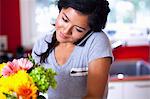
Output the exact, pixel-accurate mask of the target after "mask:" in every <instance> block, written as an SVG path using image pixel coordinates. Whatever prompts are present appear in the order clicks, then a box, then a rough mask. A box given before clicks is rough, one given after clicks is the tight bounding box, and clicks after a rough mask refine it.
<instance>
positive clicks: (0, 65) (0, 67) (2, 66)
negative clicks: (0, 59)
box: [0, 63, 6, 77]
mask: <svg viewBox="0 0 150 99" xmlns="http://www.w3.org/2000/svg"><path fill="white" fill-rule="evenodd" d="M4 66H6V63H2V64H0V77H1V76H2V68H4Z"/></svg>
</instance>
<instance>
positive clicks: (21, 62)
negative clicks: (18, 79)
mask: <svg viewBox="0 0 150 99" xmlns="http://www.w3.org/2000/svg"><path fill="white" fill-rule="evenodd" d="M32 67H33V63H32V62H31V61H29V60H28V59H25V58H21V59H18V60H16V59H14V60H13V61H12V62H7V64H6V66H5V67H4V68H3V69H2V75H3V76H10V75H11V74H14V73H17V72H18V71H19V70H29V69H30V68H32Z"/></svg>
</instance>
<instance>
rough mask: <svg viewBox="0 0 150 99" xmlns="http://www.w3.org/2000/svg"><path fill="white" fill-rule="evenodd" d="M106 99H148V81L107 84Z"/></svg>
mask: <svg viewBox="0 0 150 99" xmlns="http://www.w3.org/2000/svg"><path fill="white" fill-rule="evenodd" d="M108 99H150V80H139V81H118V82H116V81H115V82H109V91H108Z"/></svg>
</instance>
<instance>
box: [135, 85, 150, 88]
mask: <svg viewBox="0 0 150 99" xmlns="http://www.w3.org/2000/svg"><path fill="white" fill-rule="evenodd" d="M135 86H136V87H138V88H150V85H135Z"/></svg>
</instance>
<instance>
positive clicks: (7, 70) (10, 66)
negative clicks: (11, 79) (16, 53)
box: [2, 62, 20, 76]
mask: <svg viewBox="0 0 150 99" xmlns="http://www.w3.org/2000/svg"><path fill="white" fill-rule="evenodd" d="M19 69H20V67H19V66H17V65H15V64H14V63H12V62H7V64H6V66H5V67H4V68H3V69H2V75H3V76H10V75H11V74H14V73H16V72H18V70H19Z"/></svg>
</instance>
